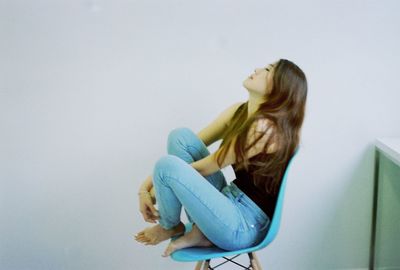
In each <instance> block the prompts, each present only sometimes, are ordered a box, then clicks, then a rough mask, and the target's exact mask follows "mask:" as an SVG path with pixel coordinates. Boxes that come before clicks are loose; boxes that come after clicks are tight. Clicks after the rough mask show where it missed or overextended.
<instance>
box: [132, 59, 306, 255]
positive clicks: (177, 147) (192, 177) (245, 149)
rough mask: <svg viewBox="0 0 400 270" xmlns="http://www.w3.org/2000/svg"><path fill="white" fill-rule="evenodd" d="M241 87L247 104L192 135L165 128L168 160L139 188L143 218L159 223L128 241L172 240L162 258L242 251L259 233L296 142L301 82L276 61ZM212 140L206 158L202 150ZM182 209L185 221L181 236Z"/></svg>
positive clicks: (299, 74)
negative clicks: (228, 176) (202, 250)
mask: <svg viewBox="0 0 400 270" xmlns="http://www.w3.org/2000/svg"><path fill="white" fill-rule="evenodd" d="M243 86H244V87H245V88H246V89H247V90H248V93H249V99H248V100H247V101H246V102H238V103H235V104H233V105H231V106H229V107H228V108H227V109H225V110H224V111H223V112H222V113H221V114H220V115H219V116H218V117H217V118H216V119H215V120H214V121H213V122H211V123H210V124H209V125H208V126H207V127H205V128H204V129H202V130H201V131H200V132H199V133H197V134H195V133H194V132H193V131H191V130H190V129H189V128H186V127H181V128H176V129H174V130H172V131H171V133H170V134H169V136H168V145H167V148H168V149H167V150H168V155H166V156H163V157H161V158H160V159H159V160H158V161H157V162H156V164H155V166H154V170H153V174H152V175H150V176H149V177H148V178H147V179H146V180H145V181H144V182H143V184H142V185H141V187H140V191H139V200H140V201H139V203H140V212H141V213H142V215H143V218H144V220H145V221H148V222H153V223H156V220H158V222H159V224H157V225H154V226H151V227H148V228H146V229H144V230H142V231H141V232H139V233H138V234H137V235H135V239H136V241H138V242H141V243H144V244H145V245H156V244H158V243H160V242H161V241H164V240H167V239H169V238H171V237H177V238H176V240H174V241H171V242H170V244H169V245H168V247H167V248H166V250H165V251H164V254H163V255H162V256H164V257H165V256H169V255H170V254H171V253H172V252H174V251H175V250H177V249H181V248H185V247H190V246H212V245H216V246H218V247H220V248H222V249H226V250H236V249H241V248H247V247H251V246H254V245H257V244H258V243H259V242H261V241H262V240H263V239H264V237H265V235H266V233H267V230H268V228H269V224H270V220H271V218H272V215H273V213H274V208H275V204H276V199H277V192H278V191H279V187H280V183H281V179H282V177H283V173H284V171H285V169H286V165H287V163H288V161H289V159H290V158H291V156H292V155H293V154H294V151H295V150H296V148H297V146H298V144H299V141H300V131H301V127H302V124H303V119H304V115H305V106H306V99H307V80H306V76H305V74H304V72H303V71H302V70H301V69H300V68H299V67H298V66H297V65H295V64H294V63H293V62H291V61H289V60H286V59H280V60H278V61H276V62H274V63H272V64H269V65H268V66H266V67H263V68H256V69H255V72H254V73H253V74H252V75H251V76H249V77H248V78H246V80H244V82H243ZM220 139H222V143H221V145H220V146H219V148H218V150H217V151H215V152H214V153H212V154H210V153H209V151H208V149H207V146H208V145H210V144H212V143H214V142H216V141H218V140H220ZM228 165H232V167H233V170H234V172H235V175H236V179H235V180H234V181H232V182H231V183H230V184H229V185H227V182H226V180H225V178H224V175H223V174H222V172H221V169H222V168H224V167H226V166H228ZM156 203H157V205H158V210H157V209H156V208H155V207H154V204H156ZM182 206H183V207H184V210H185V212H186V215H187V217H188V219H189V221H190V222H192V223H193V226H192V230H191V231H190V232H188V233H186V234H185V233H184V232H185V226H184V224H183V223H182V222H181V221H180V213H181V208H182ZM179 236H180V237H179Z"/></svg>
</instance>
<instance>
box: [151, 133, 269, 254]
mask: <svg viewBox="0 0 400 270" xmlns="http://www.w3.org/2000/svg"><path fill="white" fill-rule="evenodd" d="M167 150H168V155H166V156H163V157H161V158H160V159H159V160H157V162H156V164H155V166H154V170H153V185H154V189H155V196H156V200H157V205H158V211H159V214H160V219H159V224H160V225H161V226H162V227H163V228H165V229H170V228H172V227H175V226H176V225H178V224H179V222H181V221H180V215H181V209H182V206H183V207H184V209H185V212H186V215H187V217H188V219H189V221H190V222H191V223H195V224H196V225H197V227H198V228H199V229H200V230H201V231H202V232H203V234H204V235H205V236H206V237H207V238H208V239H209V240H210V241H211V242H212V243H214V244H215V245H216V246H218V247H219V248H222V249H225V250H237V249H242V248H247V247H251V246H254V245H256V244H258V243H259V242H261V241H262V240H263V239H264V238H265V235H266V233H267V230H268V228H269V224H270V219H269V217H268V216H267V215H266V214H265V213H264V212H263V211H262V210H261V209H260V208H259V207H258V206H257V205H256V204H255V203H254V202H253V201H252V200H251V199H250V198H249V197H248V196H247V195H246V194H244V193H243V192H242V191H241V190H240V189H239V188H238V187H237V186H236V185H235V184H234V183H232V182H231V183H230V184H229V185H227V183H226V180H225V177H224V175H223V173H222V172H221V171H217V172H215V173H214V174H212V175H208V176H206V177H204V176H202V175H201V174H200V173H199V172H198V171H197V170H196V169H194V168H193V167H192V166H191V165H190V163H192V162H194V161H197V160H199V159H202V158H204V157H206V156H208V155H209V154H210V152H209V151H208V149H207V147H206V146H205V144H204V143H203V141H202V140H200V139H199V138H198V137H197V135H196V134H195V133H193V132H192V131H191V130H190V129H189V128H186V127H180V128H176V129H174V130H172V131H171V132H170V134H169V135H168V145H167Z"/></svg>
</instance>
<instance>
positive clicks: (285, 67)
mask: <svg viewBox="0 0 400 270" xmlns="http://www.w3.org/2000/svg"><path fill="white" fill-rule="evenodd" d="M306 100H307V79H306V76H305V74H304V72H303V71H302V70H301V69H300V68H299V67H298V66H297V65H296V64H294V63H293V62H291V61H289V60H286V59H280V60H279V61H278V63H277V65H276V67H275V70H274V73H273V86H272V91H271V92H270V93H269V94H268V96H267V97H266V101H265V102H263V103H261V104H260V105H259V108H258V110H257V111H256V112H255V113H254V114H253V115H251V116H250V117H248V115H247V112H248V102H245V103H243V104H242V105H241V106H240V107H239V108H238V109H237V110H236V112H235V113H234V115H233V117H232V119H231V121H230V122H229V123H228V126H227V128H226V129H225V130H224V134H223V135H222V143H221V145H220V146H219V148H218V150H217V154H216V156H217V163H218V165H219V167H221V164H222V161H223V160H224V159H225V156H226V154H227V151H228V148H229V146H230V145H231V143H234V150H235V154H236V163H235V164H234V165H235V166H237V165H238V166H239V167H244V168H245V170H246V171H249V172H250V173H251V174H252V175H253V179H254V185H255V186H257V187H259V188H262V189H264V190H265V191H266V192H267V193H270V194H274V195H275V194H276V193H277V191H278V190H279V186H280V182H281V180H282V177H283V173H284V172H285V169H286V166H287V163H288V161H289V159H290V158H291V157H292V155H293V154H294V151H295V150H296V149H297V147H298V145H299V142H300V133H301V127H302V124H303V120H304V115H305V108H306ZM247 118H248V119H247ZM260 118H262V119H267V120H268V123H270V124H269V125H268V128H267V130H266V131H265V132H264V134H271V135H270V136H268V140H267V141H266V143H265V146H264V149H263V151H262V152H261V153H260V154H258V155H256V156H253V157H252V158H250V159H244V156H245V153H246V152H247V151H248V150H249V149H250V148H251V147H252V146H253V145H254V144H255V143H256V142H257V141H258V140H259V139H261V137H262V136H263V135H264V134H261V135H260V136H259V137H258V138H256V139H255V141H254V142H253V143H252V144H251V145H249V146H247V144H246V141H247V140H246V137H247V134H248V131H249V129H250V126H251V125H252V123H253V122H254V121H255V120H257V119H260ZM272 143H275V144H276V148H275V149H276V151H274V152H272V153H267V149H269V147H270V145H271V144H272Z"/></svg>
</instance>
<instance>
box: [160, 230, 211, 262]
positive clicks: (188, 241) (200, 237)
mask: <svg viewBox="0 0 400 270" xmlns="http://www.w3.org/2000/svg"><path fill="white" fill-rule="evenodd" d="M213 245H214V244H213V243H212V242H210V240H208V239H207V237H206V236H205V235H204V234H203V233H202V232H201V231H200V229H199V228H198V227H197V225H196V224H193V227H192V230H191V231H190V232H188V233H186V234H185V235H183V236H181V237H179V238H178V239H176V240H175V241H171V242H170V243H169V245H168V247H167V248H166V249H165V251H164V254H163V255H161V256H163V257H168V256H169V255H170V254H171V253H172V252H174V251H175V250H178V249H182V248H187V247H193V246H196V247H211V246H213Z"/></svg>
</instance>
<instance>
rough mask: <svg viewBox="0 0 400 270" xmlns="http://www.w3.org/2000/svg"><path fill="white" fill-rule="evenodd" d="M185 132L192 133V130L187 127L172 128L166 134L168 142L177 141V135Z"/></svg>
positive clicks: (179, 135)
mask: <svg viewBox="0 0 400 270" xmlns="http://www.w3.org/2000/svg"><path fill="white" fill-rule="evenodd" d="M185 133H186V134H187V133H193V131H192V130H191V129H190V128H188V127H178V128H174V129H173V130H171V131H170V132H169V134H168V144H170V143H171V142H175V141H177V139H178V138H179V137H181V136H182V135H183V134H185Z"/></svg>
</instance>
